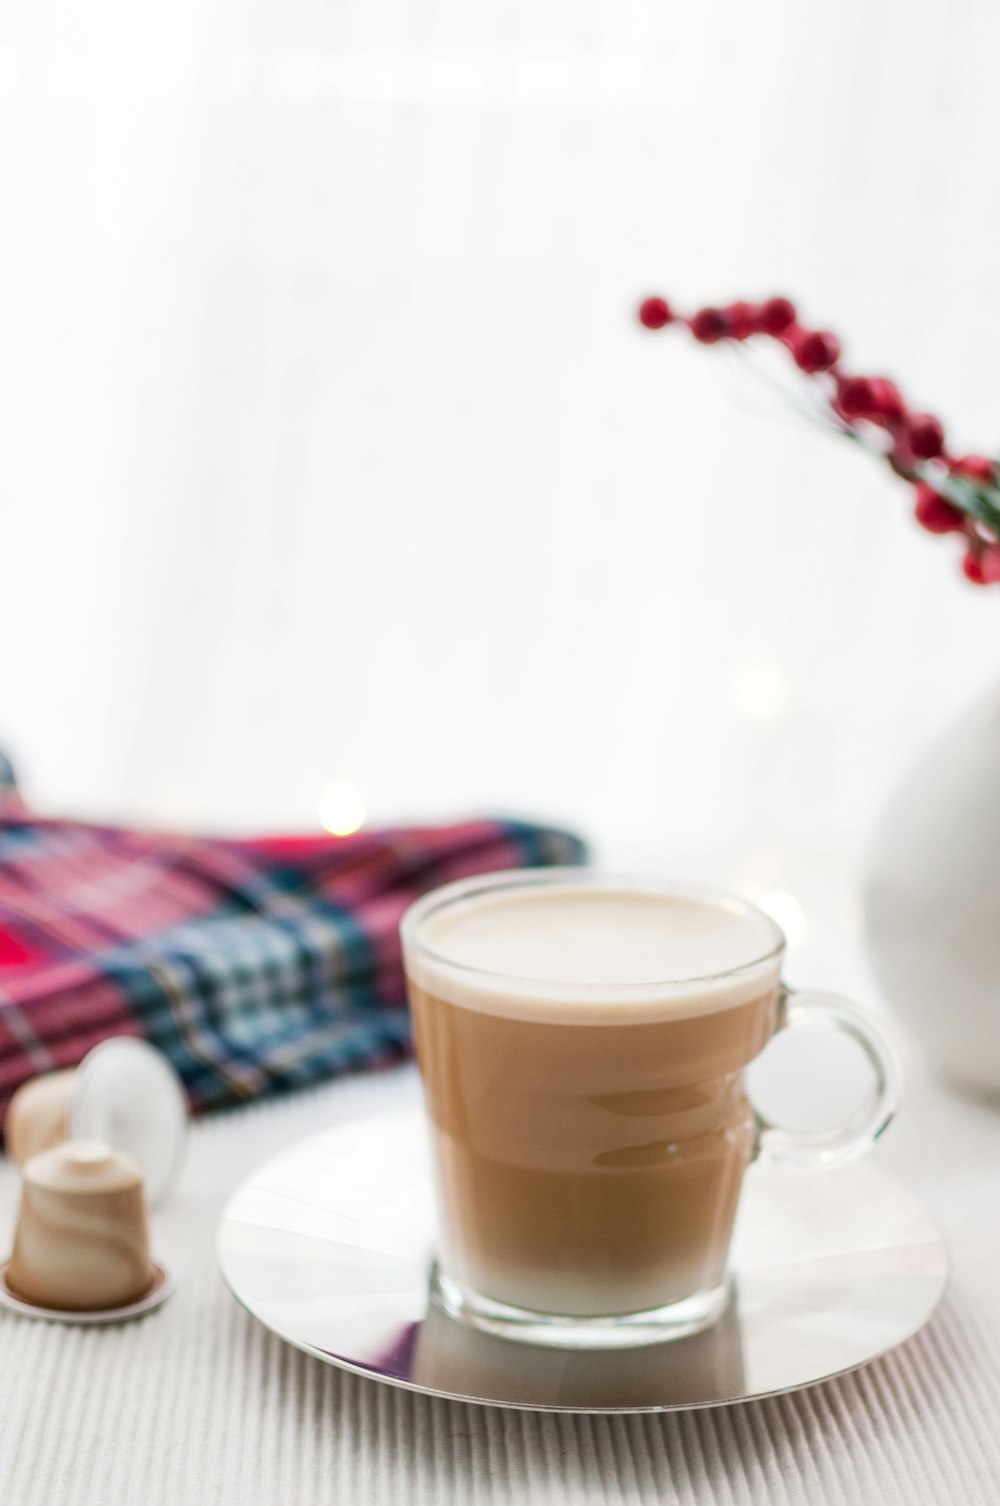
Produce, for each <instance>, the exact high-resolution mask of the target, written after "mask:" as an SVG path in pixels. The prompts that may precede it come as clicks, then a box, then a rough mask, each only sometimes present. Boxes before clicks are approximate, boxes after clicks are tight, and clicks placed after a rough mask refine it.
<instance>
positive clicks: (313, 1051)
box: [0, 756, 584, 1116]
mask: <svg viewBox="0 0 1000 1506" xmlns="http://www.w3.org/2000/svg"><path fill="white" fill-rule="evenodd" d="M583 857H584V850H583V846H582V844H581V843H580V842H579V841H578V839H577V838H576V837H573V836H571V835H569V834H568V833H566V832H562V831H556V830H551V829H548V828H545V827H540V826H535V825H532V824H529V823H527V822H520V821H485V820H483V821H466V822H462V823H460V824H458V825H452V826H442V827H413V828H400V829H397V830H387V831H368V832H365V831H362V832H359V833H358V834H357V835H356V836H353V837H325V836H315V837H314V836H302V837H263V838H259V839H247V840H234V839H226V838H208V837H195V836H180V835H165V834H163V833H158V832H156V833H154V832H146V831H133V830H127V829H124V828H120V827H113V826H96V825H89V824H86V823H84V822H80V821H55V820H43V819H39V818H38V817H37V816H35V815H33V814H31V813H30V812H29V811H28V810H27V809H26V807H25V805H24V803H23V801H22V799H21V797H20V795H19V794H18V791H17V789H16V787H15V785H14V781H13V776H12V774H11V772H10V768H9V765H8V764H7V763H6V761H5V760H4V759H3V758H2V756H0V1116H2V1114H3V1112H4V1111H5V1109H6V1106H7V1103H8V1101H9V1099H10V1096H11V1094H12V1093H13V1092H14V1090H15V1089H16V1088H17V1087H18V1086H19V1085H20V1084H21V1083H22V1082H24V1081H25V1080H26V1079H27V1078H29V1077H33V1076H35V1075H37V1074H38V1073H39V1072H47V1071H51V1070H52V1069H53V1068H56V1067H68V1066H73V1065H75V1064H76V1063H77V1062H79V1061H80V1060H81V1058H82V1057H83V1056H84V1055H85V1054H86V1053H87V1052H88V1051H89V1050H90V1049H91V1047H92V1046H95V1045H97V1043H98V1042H99V1041H102V1040H104V1039H106V1038H107V1037H108V1036H111V1035H141V1036H144V1037H145V1038H146V1039H147V1040H148V1041H150V1042H151V1043H152V1044H153V1045H154V1046H156V1047H158V1048H159V1050H160V1051H162V1052H163V1053H164V1054H165V1055H166V1056H167V1057H168V1058H169V1060H170V1061H171V1062H172V1063H173V1065H174V1066H175V1067H176V1069H177V1071H178V1072H179V1073H180V1076H181V1078H182V1080H183V1082H184V1085H185V1087H186V1089H187V1092H188V1096H189V1099H190V1102H191V1105H192V1108H194V1109H195V1110H204V1109H216V1108H221V1107H223V1106H225V1105H228V1104H234V1103H239V1102H244V1101H245V1100H247V1099H250V1098H255V1097H258V1096H261V1095H263V1094H267V1093H280V1092H285V1091H287V1090H289V1089H291V1088H296V1087H300V1086H303V1085H305V1084H308V1083H313V1082H317V1081H319V1080H320V1079H321V1078H324V1077H329V1076H332V1075H334V1074H335V1073H338V1072H344V1071H348V1070H352V1069H357V1068H361V1067H377V1066H383V1065H387V1064H388V1063H390V1062H393V1061H397V1060H399V1059H400V1058H402V1057H404V1056H406V1055H407V1054H408V1052H409V1050H410V1026H409V1017H408V1013H407V1009H406V997H405V990H404V985H403V971H402V962H401V956H400V943H399V920H400V917H401V915H402V913H403V911H404V910H405V909H406V907H407V905H408V904H409V903H410V902H411V900H413V899H414V898H415V897H416V896H417V895H419V894H422V893H424V892H425V891H426V890H428V889H432V888H434V887H435V886H436V885H438V884H442V883H447V882H448V881H449V880H451V879H457V878H462V877H465V876H466V875H469V874H474V873H485V872H488V871H490V870H492V869H501V868H515V867H532V866H543V865H548V864H552V863H577V862H581V861H582V860H583Z"/></svg>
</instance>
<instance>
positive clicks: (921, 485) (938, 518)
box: [914, 481, 965, 533]
mask: <svg viewBox="0 0 1000 1506" xmlns="http://www.w3.org/2000/svg"><path fill="white" fill-rule="evenodd" d="M914 512H915V513H916V518H917V522H918V523H919V524H920V525H921V526H922V527H923V528H926V529H927V531H928V533H956V532H959V531H960V530H961V529H962V528H964V526H965V519H964V517H963V516H962V514H961V513H960V512H959V510H958V508H957V507H953V506H952V504H951V503H950V502H948V501H947V500H946V499H945V498H944V497H941V496H939V495H938V493H937V492H936V491H934V490H933V488H931V487H929V486H928V485H927V484H926V483H925V482H923V481H919V482H918V483H917V503H916V507H915V508H914Z"/></svg>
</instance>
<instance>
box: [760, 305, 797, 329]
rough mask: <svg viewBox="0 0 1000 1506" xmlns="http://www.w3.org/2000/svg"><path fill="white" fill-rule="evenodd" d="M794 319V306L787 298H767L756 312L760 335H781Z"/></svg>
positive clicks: (789, 327)
mask: <svg viewBox="0 0 1000 1506" xmlns="http://www.w3.org/2000/svg"><path fill="white" fill-rule="evenodd" d="M796 317H797V316H796V313H795V305H794V304H793V303H789V301H788V299H787V298H769V299H768V300H767V302H766V303H762V304H761V306H760V308H759V309H758V310H757V328H758V329H759V330H760V332H761V334H762V335H783V334H784V333H785V330H786V329H791V327H792V325H793V324H794V323H795V320H796Z"/></svg>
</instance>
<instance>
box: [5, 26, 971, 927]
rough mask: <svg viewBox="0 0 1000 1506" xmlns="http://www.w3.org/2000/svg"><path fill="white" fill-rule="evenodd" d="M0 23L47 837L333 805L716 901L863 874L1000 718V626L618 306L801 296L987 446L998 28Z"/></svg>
mask: <svg viewBox="0 0 1000 1506" xmlns="http://www.w3.org/2000/svg"><path fill="white" fill-rule="evenodd" d="M0 17H2V20H0V27H2V42H0V204H2V232H0V307H2V310H3V313H2V318H0V428H2V440H0V494H2V501H0V507H2V545H0V547H2V554H0V744H2V745H4V746H5V747H7V748H8V750H9V751H10V753H11V754H12V756H13V757H14V759H15V762H16V764H17V766H18V768H19V771H20V775H21V780H22V783H23V785H24V786H25V789H26V791H27V793H28V795H29V797H30V798H31V799H32V801H33V802H34V803H35V804H36V806H38V807H40V808H43V809H45V810H47V811H51V812H59V813H72V814H83V815H90V816H101V817H111V818H121V819H130V820H142V821H147V822H155V823H159V824H183V825H200V826H207V827H212V828H217V829H219V828H226V829H234V828H235V829H250V828H258V829H259V828H266V827H272V826H304V827H309V826H315V825H316V824H317V821H318V812H319V808H320V801H321V797H322V792H323V790H324V788H325V787H326V786H327V785H328V784H329V782H330V781H332V780H346V781H348V782H349V783H350V784H351V786H352V787H355V788H357V789H358V790H359V791H360V792H361V794H362V796H363V798H364V800H365V802H366V804H367V809H368V819H369V820H370V821H372V822H375V823H382V822H388V821H397V820H422V819H438V818H445V817H448V816H452V815H464V814H468V813H474V812H495V813H508V814H520V815H527V816H537V817H539V818H542V819H552V820H556V821H560V822H564V823H569V824H572V825H573V826H576V827H578V828H579V829H581V830H582V831H584V832H585V833H586V834H588V835H589V836H590V838H591V840H592V841H593V842H594V844H595V846H596V848H597V850H598V852H599V853H600V854H601V855H603V856H604V857H605V858H607V859H609V860H614V861H618V862H620V863H624V862H636V863H640V864H642V865H644V866H645V865H650V866H659V867H660V868H663V869H666V870H667V871H673V872H677V871H680V870H684V869H687V870H689V871H690V870H692V869H697V870H699V871H712V872H713V873H715V874H716V875H717V876H725V877H728V878H730V879H731V880H732V881H738V882H740V883H741V884H742V886H743V887H748V888H754V887H755V886H756V887H757V888H758V889H759V888H760V886H761V884H763V885H764V886H765V887H767V886H771V887H772V888H773V887H774V886H775V885H777V886H778V888H779V890H784V889H787V888H789V887H790V888H791V890H792V892H796V891H797V890H798V889H802V888H803V887H805V888H806V889H808V885H809V882H810V878H809V875H810V874H815V875H819V877H818V878H817V879H816V882H817V883H820V884H821V883H822V882H823V881H824V880H823V879H822V875H823V874H824V873H826V872H827V871H828V870H829V865H830V863H831V862H834V863H846V864H847V865H848V866H850V865H851V864H853V863H854V861H855V858H856V855H857V853H858V852H859V851H860V850H861V849H862V847H863V844H864V840H865V837H866V834H867V833H868V831H869V829H870V825H871V821H872V818H873V815H874V813H875V811H876V810H877V808H878V805H879V802H880V801H881V799H882V798H883V795H884V793H885V792H886V790H887V789H888V787H889V786H890V785H891V783H892V782H893V780H894V779H895V778H896V776H897V774H898V773H899V772H900V771H901V769H902V767H903V765H904V764H905V763H906V762H907V761H908V759H909V758H910V757H911V756H912V753H913V751H914V750H915V748H916V746H917V744H918V743H919V741H920V740H921V739H922V738H924V737H926V736H927V735H928V734H930V733H932V732H934V731H935V730H937V729H938V728H939V727H940V726H941V725H942V724H943V723H944V722H945V720H946V719H947V718H948V717H949V716H951V715H952V714H954V713H955V712H956V711H957V710H959V709H960V708H961V707H963V706H964V705H965V704H967V703H968V702H969V701H970V700H972V699H974V698H975V696H976V695H977V694H978V693H980V692H982V691H984V690H985V689H986V688H987V686H988V685H989V684H990V683H991V682H992V681H993V680H994V679H995V677H996V674H997V670H998V659H1000V653H998V647H997V644H996V642H995V640H996V635H997V624H998V612H1000V589H996V588H994V590H993V591H992V592H986V591H976V590H975V589H974V588H972V587H970V586H967V585H966V584H965V583H964V581H963V580H962V579H961V576H960V574H959V569H958V558H957V550H956V548H955V547H954V546H953V541H951V540H935V539H931V538H930V537H928V536H927V535H924V534H922V533H920V532H919V530H918V529H917V528H916V526H915V525H914V523H913V522H912V520H911V518H910V516H909V511H910V503H909V498H908V495H907V492H906V489H905V488H904V487H903V486H902V485H901V484H900V483H898V482H895V481H894V480H893V478H891V477H890V476H889V474H888V472H887V471H886V469H885V467H884V466H882V465H880V464H878V463H877V462H875V461H873V460H871V459H869V458H868V457H866V456H864V455H862V454H860V453H856V452H855V450H854V449H853V448H852V447H851V446H849V445H848V444H846V443H844V442H843V441H838V440H836V439H834V438H828V437H826V436H824V435H822V434H820V433H817V432H815V431H814V430H812V429H810V428H809V427H807V426H806V425H804V424H802V423H801V422H800V421H799V420H797V419H796V418H794V417H792V416H791V415H785V414H784V413H783V412H782V411H781V409H780V408H777V407H776V406H775V404H774V403H773V401H772V400H771V399H770V398H769V397H768V396H767V395H766V392H765V390H764V389H762V388H760V387H758V385H756V383H755V381H754V379H753V377H752V376H750V375H749V374H747V373H745V372H743V371H742V369H741V368H740V367H738V366H735V365H734V363H733V361H732V360H731V359H727V358H726V356H725V355H724V354H723V353H722V352H721V351H718V350H716V351H706V350H704V349H702V348H700V347H697V346H696V345H694V344H693V342H691V341H690V340H689V339H687V338H685V337H684V336H683V334H681V333H677V332H675V333H673V334H665V335H662V336H658V337H654V336H650V335H647V334H645V333H644V332H642V331H641V330H639V329H638V327H637V326H636V324H635V321H634V315H633V310H634V305H635V303H636V302H637V300H638V298H639V297H640V296H641V295H643V294H645V293H647V292H650V291H662V292H664V293H666V294H667V295H668V296H672V297H674V298H675V299H676V300H677V302H678V303H679V304H681V305H685V306H688V307H693V306H695V305H696V304H697V303H698V302H700V301H708V302H725V301H728V300H730V299H732V298H735V297H741V296H748V297H757V296H763V295H766V294H768V293H778V292H782V293H787V294H789V295H790V296H792V297H793V298H795V299H796V300H797V301H798V303H799V304H800V307H801V309H802V312H803V315H804V317H805V318H806V319H807V320H809V321H810V322H814V323H815V324H817V325H818V326H819V327H830V328H833V329H835V330H837V331H838V332H839V333H840V334H841V335H842V336H843V337H844V340H845V344H846V354H847V359H848V361H849V363H851V364H853V365H854V366H855V368H856V369H858V370H861V371H868V372H886V373H887V374H890V375H893V376H895V377H897V378H898V379H899V380H900V382H901V384H902V385H903V387H904V390H905V392H906V393H907V395H908V396H909V397H910V398H911V400H912V401H914V402H915V403H916V405H917V406H921V407H927V408H930V409H931V410H932V411H935V412H938V413H939V414H940V415H941V417H942V418H943V419H944V421H945V424H946V427H947V428H948V430H949V435H950V436H952V437H953V438H954V443H955V445H956V447H957V448H958V449H959V450H986V451H987V452H990V451H991V450H995V449H996V448H997V447H998V446H1000V403H998V400H997V392H998V380H997V376H996V356H995V350H996V346H997V338H996V330H997V327H998V323H1000V276H998V274H997V270H996V268H997V247H998V245H1000V188H998V186H997V177H996V164H995V141H996V123H995V108H994V100H995V79H996V60H997V57H998V56H1000V11H998V10H997V8H996V7H995V6H994V5H993V4H991V3H989V0H920V3H919V4H914V3H912V0H910V3H907V4H904V3H902V0H884V3H882V4H880V5H878V6H872V5H871V4H869V3H867V0H847V3H844V4H841V5H838V6H836V7H829V6H826V7H819V6H814V5H810V6H803V5H801V4H798V3H796V0H770V3H766V4H763V5H757V6H752V7H750V6H739V5H736V4H735V3H722V0H701V3H699V4H698V5H685V6H680V5H674V6H663V5H660V4H656V3H653V0H615V3H610V0H574V3H572V4H570V3H543V4H538V3H533V4H527V3H524V0H484V3H482V4H479V5H474V6H470V5H468V4H465V3H457V0H427V3H418V0H326V3H320V0H283V3H282V4H281V5H274V4H261V3H256V0H242V3H239V4H237V3H235V0H201V3H198V4H194V3H191V0H187V3H186V4H185V3H184V0H175V3H172V4H166V3H164V0H159V3H150V0H145V3H143V0H130V3H128V4H125V3H124V0H120V3H117V4H115V3H97V0H89V3H88V4H86V5H83V6H81V5H79V4H77V3H72V4H71V3H69V0H63V3H58V0H55V3H53V0H31V3H28V0H21V3H18V0H7V4H6V5H5V6H4V7H3V10H2V11H0ZM792 385H794V384H792ZM790 854H792V855H793V856H789V855H790ZM791 870H794V871H791ZM762 874H763V875H764V877H763V878H761V875H762ZM789 874H790V876H789ZM755 875H756V877H755ZM779 908H780V906H779ZM793 929H794V927H793Z"/></svg>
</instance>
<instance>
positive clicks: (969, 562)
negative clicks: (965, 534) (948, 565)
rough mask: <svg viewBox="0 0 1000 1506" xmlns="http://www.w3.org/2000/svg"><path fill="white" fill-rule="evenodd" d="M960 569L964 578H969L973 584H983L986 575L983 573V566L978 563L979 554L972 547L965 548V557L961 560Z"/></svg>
mask: <svg viewBox="0 0 1000 1506" xmlns="http://www.w3.org/2000/svg"><path fill="white" fill-rule="evenodd" d="M962 571H963V573H964V575H965V578H966V580H971V582H972V584H973V585H974V586H985V584H986V577H985V575H984V574H983V567H982V565H981V564H980V563H979V555H978V554H977V553H976V551H975V550H974V549H968V550H966V553H965V557H964V559H963V560H962Z"/></svg>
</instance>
